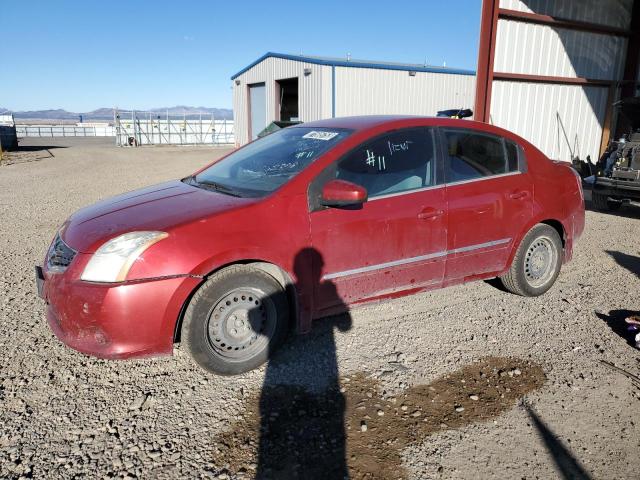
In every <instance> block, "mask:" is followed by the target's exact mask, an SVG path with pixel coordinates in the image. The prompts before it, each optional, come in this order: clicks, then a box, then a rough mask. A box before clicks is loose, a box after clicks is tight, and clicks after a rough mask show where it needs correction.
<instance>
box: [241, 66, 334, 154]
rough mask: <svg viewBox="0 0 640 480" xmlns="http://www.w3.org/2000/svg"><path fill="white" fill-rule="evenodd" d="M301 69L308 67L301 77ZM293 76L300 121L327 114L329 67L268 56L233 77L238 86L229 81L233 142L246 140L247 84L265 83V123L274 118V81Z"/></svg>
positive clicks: (329, 105)
mask: <svg viewBox="0 0 640 480" xmlns="http://www.w3.org/2000/svg"><path fill="white" fill-rule="evenodd" d="M305 68H310V69H311V74H309V75H306V76H305V75H304V69H305ZM294 77H298V79H299V83H298V98H299V105H298V108H299V112H298V114H299V116H300V120H302V121H303V122H309V121H312V120H319V119H321V118H327V117H330V116H331V83H330V82H331V67H328V66H324V65H316V64H311V63H303V62H297V61H293V60H286V59H282V58H273V57H270V58H267V59H265V60H264V61H262V62H260V63H258V64H257V65H255V66H254V67H253V68H250V69H249V70H247V71H246V72H244V73H243V74H242V75H240V76H239V77H238V78H237V79H236V80H239V81H240V84H239V85H236V82H235V81H234V82H233V115H234V121H235V135H236V143H237V144H240V145H244V144H245V143H247V142H248V141H249V129H248V122H249V120H248V119H249V105H248V85H251V84H254V83H261V82H264V83H265V86H266V96H267V125H268V124H269V123H271V122H272V121H274V120H275V119H276V113H277V105H278V99H277V98H276V95H277V92H276V80H282V79H285V78H294ZM327 79H328V80H329V85H328V86H327V85H326V82H327ZM323 84H324V85H323ZM327 88H328V89H329V95H328V96H327V95H326V93H325V94H323V92H326V91H327Z"/></svg>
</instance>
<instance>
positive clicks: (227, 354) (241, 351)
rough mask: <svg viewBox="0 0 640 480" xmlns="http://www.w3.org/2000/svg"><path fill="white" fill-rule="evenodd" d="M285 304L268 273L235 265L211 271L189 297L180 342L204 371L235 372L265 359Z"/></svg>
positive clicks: (280, 334) (282, 328) (285, 318)
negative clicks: (208, 276) (212, 272)
mask: <svg viewBox="0 0 640 480" xmlns="http://www.w3.org/2000/svg"><path fill="white" fill-rule="evenodd" d="M288 325H289V305H288V302H287V296H286V294H285V291H284V289H283V288H282V285H280V283H278V281H277V280H276V279H275V278H273V277H272V276H271V275H269V274H267V273H265V272H263V271H261V270H258V269H256V268H253V267H251V266H246V265H234V266H231V267H228V268H225V269H224V270H221V271H219V272H217V273H215V274H214V275H212V276H211V277H210V278H209V279H208V280H207V281H206V282H204V283H203V284H202V285H201V286H200V288H198V290H197V291H196V293H195V294H194V295H193V297H192V299H191V301H190V302H189V305H188V307H187V310H186V311H185V315H184V321H183V324H182V342H183V343H184V345H185V347H186V349H187V351H188V352H189V354H190V355H191V357H192V358H193V359H194V360H195V361H196V363H198V365H200V366H201V367H202V368H204V369H205V370H208V371H210V372H213V373H216V374H219V375H237V374H239V373H244V372H248V371H249V370H253V369H254V368H256V367H259V366H260V365H262V364H263V363H265V362H266V361H267V360H268V359H269V358H270V357H271V355H272V354H273V352H274V351H275V350H276V349H277V348H278V346H280V344H281V343H282V342H283V341H284V339H285V337H286V334H287V332H288Z"/></svg>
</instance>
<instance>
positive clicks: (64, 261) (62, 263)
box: [47, 233, 77, 271]
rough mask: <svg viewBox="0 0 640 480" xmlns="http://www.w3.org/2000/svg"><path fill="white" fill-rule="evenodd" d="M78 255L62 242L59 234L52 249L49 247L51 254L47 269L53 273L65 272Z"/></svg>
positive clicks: (49, 253)
mask: <svg viewBox="0 0 640 480" xmlns="http://www.w3.org/2000/svg"><path fill="white" fill-rule="evenodd" d="M76 253H77V252H76V251H75V250H74V249H73V248H71V247H70V246H69V245H67V244H66V243H64V242H63V241H62V238H60V234H59V233H58V234H56V238H55V239H54V240H53V243H52V244H51V247H49V252H47V267H48V268H49V270H53V271H56V270H57V271H62V270H65V269H66V268H67V267H68V266H69V264H70V263H71V261H72V260H73V257H75V256H76Z"/></svg>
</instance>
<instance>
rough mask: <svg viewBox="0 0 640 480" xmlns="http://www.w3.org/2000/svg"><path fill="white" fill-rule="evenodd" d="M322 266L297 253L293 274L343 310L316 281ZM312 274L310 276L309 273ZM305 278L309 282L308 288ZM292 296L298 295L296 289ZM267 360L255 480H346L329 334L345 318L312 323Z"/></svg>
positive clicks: (344, 327) (312, 256) (343, 326)
mask: <svg viewBox="0 0 640 480" xmlns="http://www.w3.org/2000/svg"><path fill="white" fill-rule="evenodd" d="M323 266H324V261H323V259H322V255H321V254H320V253H319V252H318V251H317V250H316V249H313V248H305V249H303V250H301V251H300V252H298V254H297V255H296V258H295V260H294V272H295V275H296V278H297V279H298V282H300V283H301V282H304V280H301V279H307V281H306V282H305V285H304V286H303V285H296V287H301V288H307V289H308V288H310V287H311V288H313V291H314V292H319V291H322V292H323V295H332V298H331V300H332V302H331V303H335V304H336V305H338V308H340V310H344V311H345V312H346V311H347V309H346V305H345V304H344V302H343V301H342V300H341V299H340V298H339V295H338V293H337V290H336V287H335V284H333V283H332V282H330V281H322V280H321V275H322V273H321V272H322V269H323ZM310 272H313V274H310ZM308 279H312V282H311V284H310V285H309V284H307V283H308ZM296 291H300V290H299V289H298V288H296ZM317 323H318V324H317V325H316V327H314V329H313V331H312V332H311V333H310V334H308V335H304V336H299V337H297V338H291V336H293V335H291V336H290V338H289V339H288V340H287V342H285V344H284V346H283V347H281V350H280V351H279V352H278V353H277V354H274V356H273V357H271V356H270V360H269V363H268V365H267V367H266V373H265V378H264V383H263V387H262V391H261V394H260V401H259V412H260V432H259V446H258V461H257V469H256V477H255V478H257V479H302V478H304V479H348V478H349V473H348V468H347V461H346V435H345V426H344V414H345V398H344V395H343V393H342V392H341V391H340V382H339V376H338V375H339V372H338V359H337V356H336V343H335V338H334V332H335V330H336V329H338V330H340V331H342V332H345V331H348V330H350V329H351V324H352V321H351V316H350V315H349V314H348V313H346V314H344V315H339V316H335V317H330V318H326V319H323V320H321V321H320V322H317Z"/></svg>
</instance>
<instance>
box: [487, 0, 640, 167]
mask: <svg viewBox="0 0 640 480" xmlns="http://www.w3.org/2000/svg"><path fill="white" fill-rule="evenodd" d="M499 6H500V8H504V9H510V10H518V11H523V12H530V13H537V14H543V15H550V16H553V17H557V18H562V19H568V20H577V21H582V22H590V23H594V24H599V25H606V26H609V27H616V28H622V29H626V28H628V27H629V22H630V19H631V8H632V6H633V0H585V1H575V0H500V2H499ZM626 47H627V39H626V38H624V37H622V36H614V35H607V34H601V33H592V32H586V31H577V30H570V29H566V28H557V27H551V26H547V25H541V24H533V23H527V22H523V21H515V20H511V19H507V18H500V19H499V20H498V28H497V33H496V50H495V58H494V71H495V72H501V73H516V74H528V75H538V76H546V77H565V78H576V77H582V78H589V79H594V80H619V79H621V78H622V76H623V69H624V59H625V55H626V50H627V48H626ZM492 90H493V91H492V95H491V110H490V112H491V113H490V121H491V122H492V123H494V124H496V125H499V126H501V127H504V128H507V129H509V130H511V131H513V132H515V133H517V134H519V135H521V136H523V137H524V138H526V139H527V140H529V141H531V142H532V143H533V144H534V145H536V146H537V147H538V148H540V149H541V150H542V151H543V152H544V153H545V154H546V155H547V156H549V157H551V158H554V159H558V160H565V161H570V160H571V158H572V156H575V155H578V156H580V157H581V158H585V157H586V155H590V156H591V158H592V159H593V160H594V161H595V159H597V158H598V156H599V154H600V143H601V140H602V131H603V125H604V120H605V115H606V110H607V100H608V94H609V89H608V87H607V86H591V85H589V86H577V85H566V84H560V83H533V82H522V81H510V80H497V79H496V80H494V82H493V89H492Z"/></svg>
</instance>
